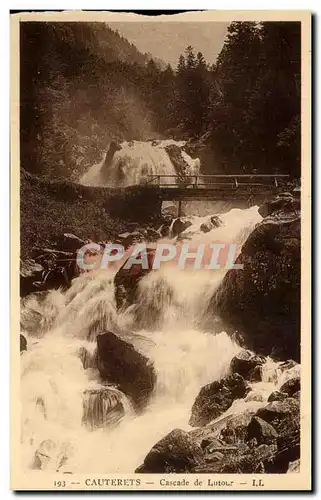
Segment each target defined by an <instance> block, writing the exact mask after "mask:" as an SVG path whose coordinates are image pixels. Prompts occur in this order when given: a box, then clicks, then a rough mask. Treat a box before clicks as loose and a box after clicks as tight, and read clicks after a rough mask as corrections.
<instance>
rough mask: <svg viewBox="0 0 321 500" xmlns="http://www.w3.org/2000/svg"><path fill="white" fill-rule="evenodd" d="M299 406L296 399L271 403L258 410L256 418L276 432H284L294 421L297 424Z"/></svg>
mask: <svg viewBox="0 0 321 500" xmlns="http://www.w3.org/2000/svg"><path fill="white" fill-rule="evenodd" d="M299 414H300V404H299V402H298V401H297V399H294V398H287V399H284V400H283V401H272V402H271V403H269V404H268V405H266V406H264V407H263V408H260V409H259V410H258V411H257V413H256V416H257V417H259V418H261V419H263V420H265V421H266V422H268V423H269V424H271V425H272V426H273V427H274V428H275V429H276V431H277V432H279V433H280V432H281V430H283V431H286V428H287V427H288V428H290V427H291V426H292V424H293V422H294V421H296V422H297V421H298V422H299Z"/></svg>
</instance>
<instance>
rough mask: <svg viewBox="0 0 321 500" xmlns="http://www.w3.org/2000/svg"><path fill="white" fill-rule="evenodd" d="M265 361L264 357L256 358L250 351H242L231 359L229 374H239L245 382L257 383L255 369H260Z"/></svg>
mask: <svg viewBox="0 0 321 500" xmlns="http://www.w3.org/2000/svg"><path fill="white" fill-rule="evenodd" d="M265 361H266V360H265V358H264V356H257V355H256V354H253V353H252V352H251V351H248V350H245V349H243V350H242V351H240V352H239V353H238V354H236V356H234V358H233V359H232V361H231V372H232V373H239V374H240V375H242V377H244V378H245V379H247V380H251V381H252V380H255V381H257V377H258V374H257V373H256V372H257V368H259V369H260V368H261V366H262V365H263V364H264V363H265Z"/></svg>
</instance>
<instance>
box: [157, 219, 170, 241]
mask: <svg viewBox="0 0 321 500" xmlns="http://www.w3.org/2000/svg"><path fill="white" fill-rule="evenodd" d="M171 224H172V220H170V221H166V222H164V224H162V225H161V227H160V228H159V230H158V232H159V234H160V236H161V238H166V237H168V236H169V231H170V227H171Z"/></svg>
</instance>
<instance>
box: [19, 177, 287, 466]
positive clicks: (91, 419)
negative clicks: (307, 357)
mask: <svg viewBox="0 0 321 500" xmlns="http://www.w3.org/2000/svg"><path fill="white" fill-rule="evenodd" d="M133 175H136V174H133ZM221 219H222V222H223V225H222V226H221V227H218V228H216V229H213V230H212V231H210V232H209V233H207V234H204V233H201V231H200V230H199V227H200V224H201V223H202V222H203V220H204V219H203V218H199V217H194V218H193V225H192V226H191V227H190V228H189V232H192V233H193V235H194V236H193V237H192V239H193V242H195V243H197V242H201V241H203V242H208V241H211V240H212V241H215V240H217V241H225V242H235V243H237V244H238V247H240V246H241V245H242V244H243V242H244V241H245V239H246V238H247V236H248V234H249V233H250V231H251V230H252V228H253V226H254V225H255V224H256V223H258V222H259V221H260V220H261V217H260V215H259V214H258V211H257V207H252V208H250V209H247V210H238V209H233V210H231V211H230V212H228V213H227V214H223V215H222V216H221ZM114 272H115V271H110V270H101V271H94V272H92V273H87V274H85V275H82V276H80V277H79V278H76V279H75V280H74V281H73V284H72V286H71V288H70V289H69V290H68V291H66V292H64V293H63V292H61V291H56V290H55V291H50V292H49V293H47V294H40V296H38V297H36V296H30V297H27V298H26V299H25V300H24V301H23V304H22V311H21V333H23V334H24V335H25V336H26V337H27V339H28V351H27V352H25V353H23V354H22V356H21V397H22V412H21V413H22V422H21V424H22V434H21V440H22V449H23V453H22V468H23V470H24V471H26V470H31V469H39V468H40V469H42V470H47V471H52V472H54V471H57V470H59V471H60V472H62V471H64V472H83V473H85V472H86V473H90V472H92V473H117V472H123V473H130V472H133V471H134V470H135V468H136V467H138V466H139V465H140V464H141V463H142V461H143V459H144V457H145V456H146V454H147V452H148V451H149V450H150V448H151V447H152V446H153V445H154V444H155V443H156V442H157V441H158V440H159V439H161V438H162V437H164V436H165V435H166V434H167V433H168V432H170V431H171V430H172V429H174V428H181V429H186V430H188V429H189V425H188V420H189V417H190V411H191V407H192V404H193V401H194V399H195V397H196V395H197V394H198V391H199V390H200V388H201V387H202V386H204V385H205V384H207V383H210V382H212V381H214V380H217V379H220V378H221V377H222V376H224V375H226V374H227V373H228V370H229V364H230V361H231V359H232V357H233V356H234V355H235V354H236V353H237V352H238V350H239V347H238V346H237V345H236V343H235V342H234V341H233V340H232V339H231V338H230V337H229V336H228V335H227V333H226V332H224V331H221V329H222V327H218V328H217V330H215V328H214V329H212V330H211V331H204V330H203V329H202V327H201V326H200V325H201V319H202V318H203V317H204V314H205V311H206V307H207V304H208V302H209V299H210V297H211V296H212V295H213V292H214V290H215V288H216V287H217V286H218V285H219V283H220V282H221V280H222V278H223V277H224V274H225V272H226V270H225V269H222V270H219V271H215V270H187V271H180V270H174V269H164V270H159V271H153V272H151V273H150V274H149V275H147V276H146V277H145V278H143V279H142V280H141V281H140V285H139V287H140V288H139V298H138V301H137V303H136V304H133V305H132V306H130V307H129V308H128V309H127V310H126V311H125V312H122V313H119V312H117V310H116V306H115V300H114V289H113V273H114ZM155 309H157V310H158V312H160V313H161V314H160V316H159V318H160V319H159V321H158V322H157V324H156V323H154V322H153V321H151V320H150V317H151V314H152V312H153V311H155ZM218 324H220V323H219V322H218ZM105 330H111V331H113V332H114V333H115V334H117V335H119V336H120V337H121V338H123V339H124V340H126V341H130V342H131V343H132V344H133V345H134V346H135V348H136V349H137V350H138V351H139V352H141V353H142V354H144V355H145V356H147V357H148V358H149V359H150V360H151V361H152V362H153V364H154V367H155V370H156V374H157V383H156V387H155V389H154V393H153V394H152V396H151V398H150V401H149V404H148V406H147V407H146V408H145V410H144V411H143V413H141V414H139V415H137V414H135V412H134V410H133V409H132V406H131V403H130V400H129V398H127V397H126V396H125V395H124V394H122V393H120V391H118V390H117V389H116V388H113V387H110V386H108V384H104V383H102V382H101V381H100V380H99V374H98V370H97V366H96V361H95V346H96V343H95V339H96V336H97V334H99V333H101V332H103V331H105ZM286 376H287V375H285V374H284V373H281V371H280V370H279V368H278V364H277V363H274V362H273V361H272V360H270V361H269V363H267V367H266V369H265V374H264V378H263V382H259V383H253V384H252V385H253V389H254V392H255V393H257V394H258V396H257V397H249V396H248V397H247V398H246V399H245V400H238V401H236V402H235V403H234V404H233V405H232V407H231V408H230V409H229V410H228V412H227V413H231V412H232V413H233V412H234V413H239V412H242V411H244V409H246V408H247V409H252V408H257V407H259V406H262V405H263V404H264V403H265V402H266V400H267V397H268V395H269V394H270V393H271V392H272V391H273V390H275V389H276V388H278V387H280V385H281V384H282V383H283V382H284V381H285V377H286ZM251 394H252V393H251ZM119 405H120V406H121V409H122V411H121V412H120V414H119V413H117V408H118V407H119ZM110 407H111V408H112V409H113V411H114V414H113V418H112V421H111V422H110V425H109V421H108V419H107V420H106V418H105V417H106V409H107V408H110ZM225 415H226V414H224V415H223V417H224V416H225ZM223 417H219V419H220V418H223ZM219 419H218V420H219Z"/></svg>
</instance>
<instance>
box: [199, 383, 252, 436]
mask: <svg viewBox="0 0 321 500" xmlns="http://www.w3.org/2000/svg"><path fill="white" fill-rule="evenodd" d="M249 390H250V388H249V386H248V384H247V383H246V382H245V380H244V379H243V377H242V376H241V375H239V374H237V373H235V374H232V375H228V376H227V377H225V378H223V379H222V380H220V381H215V382H212V383H211V384H208V385H206V386H204V387H202V389H201V390H200V392H199V394H198V396H197V397H196V399H195V401H194V404H193V406H192V412H191V417H190V420H189V424H190V425H191V426H193V427H202V426H205V425H206V424H208V423H209V422H211V420H214V419H215V418H217V417H218V416H220V415H221V414H222V413H224V412H225V411H226V410H228V408H229V407H230V406H231V405H232V403H233V401H234V400H235V399H238V398H243V397H244V396H245V395H246V394H247V393H248V392H249Z"/></svg>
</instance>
